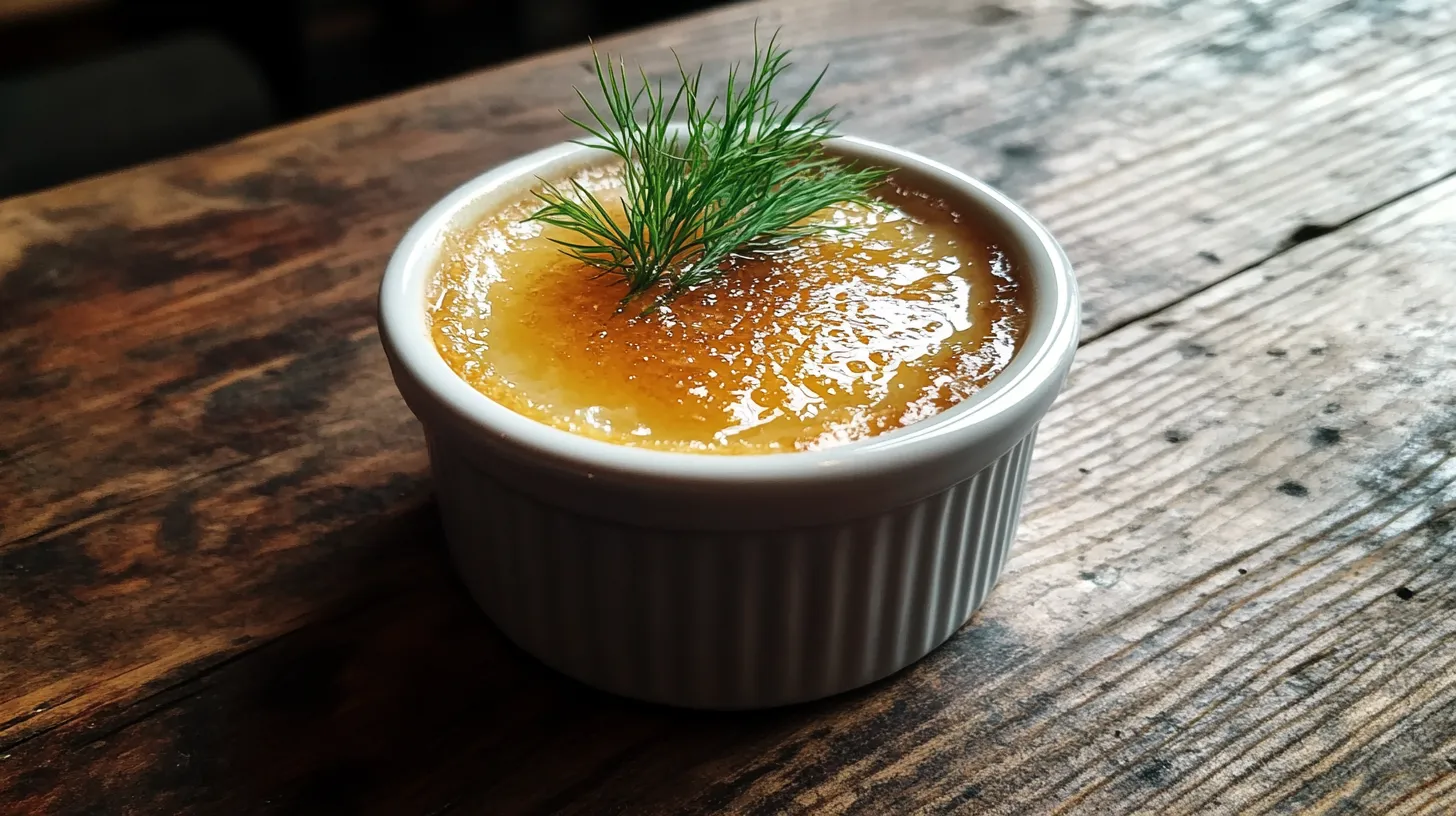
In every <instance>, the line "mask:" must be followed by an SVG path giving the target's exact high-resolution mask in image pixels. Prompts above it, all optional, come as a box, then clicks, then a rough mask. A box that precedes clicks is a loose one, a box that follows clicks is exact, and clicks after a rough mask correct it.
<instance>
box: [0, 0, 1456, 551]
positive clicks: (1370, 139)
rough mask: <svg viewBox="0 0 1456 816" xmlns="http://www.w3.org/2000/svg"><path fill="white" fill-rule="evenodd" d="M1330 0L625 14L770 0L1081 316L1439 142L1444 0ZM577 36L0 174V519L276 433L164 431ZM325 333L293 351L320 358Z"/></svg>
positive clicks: (336, 308)
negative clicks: (290, 112) (971, 194)
mask: <svg viewBox="0 0 1456 816" xmlns="http://www.w3.org/2000/svg"><path fill="white" fill-rule="evenodd" d="M1332 2H1333V0H1331V2H1325V1H1324V0H1286V2H1283V3H1278V4H1271V5H1270V6H1268V7H1267V8H1266V7H1258V8H1254V7H1250V6H1246V5H1244V4H1233V5H1223V4H1214V3H1208V4H1177V3H1173V4H1169V5H1168V6H1166V7H1152V6H1135V7H1128V8H1116V7H1111V8H1107V9H1103V10H1102V11H1101V12H1096V13H1094V12H1093V11H1089V10H1087V9H1090V8H1091V7H1090V6H1089V7H1078V8H1083V10H1082V11H1069V10H1068V9H1067V8H1066V7H1062V6H1046V5H1045V4H1029V5H1028V7H1027V10H1026V11H1018V10H1016V9H1014V8H1013V9H1010V11H1009V12H1008V14H1009V16H1007V14H999V13H992V12H986V11H985V8H988V7H982V10H981V11H980V12H976V13H973V14H968V13H967V12H966V11H965V10H964V9H962V8H960V7H959V6H958V5H955V4H949V5H945V4H937V3H923V4H921V5H917V6H915V7H914V8H913V9H911V10H909V11H907V13H906V14H903V15H901V14H900V13H899V12H898V11H893V10H890V9H889V8H888V7H875V6H874V4H868V3H867V2H864V0H854V1H853V2H850V3H848V6H847V7H846V6H842V5H841V4H839V3H818V4H797V5H794V6H792V7H789V8H785V9H779V8H778V7H777V6H772V5H769V6H749V7H744V8H737V9H729V10H725V11H723V12H721V13H718V14H716V15H713V16H709V17H705V18H699V19H696V20H694V21H690V22H685V23H682V24H678V25H676V26H674V27H668V28H665V29H657V30H653V31H652V32H649V33H647V34H644V35H637V36H636V37H633V38H628V39H625V40H622V41H620V42H619V45H620V46H621V47H623V48H625V49H627V50H629V51H631V52H633V53H640V54H641V55H642V56H643V57H644V58H645V59H648V61H649V62H651V63H652V64H654V65H658V66H661V64H662V58H663V56H664V51H663V48H662V46H664V45H675V46H680V47H682V48H683V49H684V51H685V53H687V54H688V55H690V56H692V55H698V54H701V55H702V56H703V58H705V59H709V60H712V59H715V58H718V57H721V56H722V55H723V54H725V53H738V52H741V51H742V49H743V47H744V39H745V34H744V32H745V30H746V29H747V26H748V23H749V21H750V18H751V16H753V15H764V16H765V18H766V20H769V21H772V22H782V23H783V24H784V25H785V26H786V27H787V30H788V31H790V32H795V33H796V34H797V35H798V36H799V37H800V38H801V39H802V40H803V43H802V50H803V52H804V61H805V64H806V65H813V64H815V63H817V62H818V61H820V60H824V59H832V60H834V61H835V64H836V66H837V69H838V70H837V71H836V73H835V74H834V75H833V76H834V77H835V78H836V83H837V84H834V85H831V86H829V87H827V88H826V89H825V95H826V98H827V99H828V100H829V101H833V102H837V103H839V104H840V105H841V106H843V108H844V109H845V111H846V115H847V116H848V117H849V122H850V127H851V128H852V129H854V130H857V131H860V132H864V133H866V134H867V135H870V136H874V137H877V138H881V139H885V140H887V141H892V142H896V143H899V144H904V145H906V146H908V147H911V148H916V149H921V150H924V151H926V152H929V153H930V154H932V155H935V156H937V157H940V158H944V159H946V160H948V161H951V162H953V163H955V164H957V165H960V166H964V167H967V168H969V169H971V170H973V171H976V172H978V173H980V174H982V175H984V176H986V177H988V178H991V179H992V180H994V181H996V182H998V183H999V184H1001V185H1003V186H1005V187H1006V188H1007V189H1008V190H1010V191H1011V192H1013V193H1014V194H1018V195H1020V196H1022V197H1024V198H1026V199H1027V200H1028V201H1029V202H1030V203H1031V204H1032V206H1033V208H1034V209H1035V210H1037V211H1038V212H1040V213H1041V214H1042V215H1043V216H1044V217H1045V218H1046V219H1047V220H1048V221H1049V222H1050V224H1051V226H1052V227H1053V228H1054V229H1055V230H1056V231H1057V232H1058V234H1059V235H1060V236H1061V237H1062V238H1063V240H1064V241H1065V242H1066V243H1067V245H1068V247H1069V250H1070V252H1071V253H1072V255H1073V257H1074V259H1075V260H1076V261H1077V263H1078V264H1079V267H1080V268H1081V270H1082V271H1081V275H1082V278H1083V286H1084V291H1085V293H1086V295H1087V298H1088V306H1087V320H1088V335H1089V336H1095V335H1096V334H1097V333H1098V332H1099V331H1100V330H1101V329H1102V328H1105V327H1108V326H1115V325H1118V324H1119V323H1121V322H1124V321H1126V320H1127V319H1129V318H1131V317H1133V316H1136V315H1138V314H1142V313H1145V312H1146V311H1148V310H1150V309H1154V308H1157V307H1158V306H1160V305H1162V304H1165V303H1167V302H1170V300H1172V299H1176V298H1177V297H1181V296H1182V295H1184V294H1186V293H1187V292H1189V291H1195V290H1197V289H1198V288H1200V287H1202V286H1205V285H1207V284H1208V283H1209V282H1211V281H1214V280H1217V279H1219V278H1221V277H1224V276H1226V275H1227V274H1230V272H1231V271H1232V270H1235V269H1237V268H1239V267H1241V266H1243V265H1246V264H1248V263H1252V262H1255V261H1257V260H1258V259H1260V258H1262V257H1265V256H1267V255H1268V254H1270V253H1271V252H1275V251H1278V250H1279V248H1280V247H1282V246H1283V245H1285V244H1286V243H1288V242H1289V241H1292V240H1296V239H1303V238H1307V237H1309V236H1311V235H1317V234H1319V233H1320V231H1321V230H1323V229H1326V228H1328V227H1329V226H1331V225H1337V224H1339V223H1341V222H1342V221H1343V220H1345V219H1348V218H1349V217H1351V216H1353V215H1356V214H1358V213H1359V212H1362V211H1364V210H1365V209H1368V208H1369V207H1372V206H1375V205H1377V204H1378V203H1380V202H1381V201H1383V200H1386V199H1388V198H1390V197H1393V196H1396V195H1399V194H1400V193H1402V192H1403V191H1406V190H1408V189H1411V188H1412V187H1415V186H1418V185H1419V184H1421V183H1426V182H1429V181H1430V180H1431V179H1432V178H1435V177H1438V176H1439V175H1440V174H1442V173H1444V172H1447V171H1449V169H1450V168H1452V167H1453V166H1456V111H1453V106H1456V102H1453V101H1452V97H1451V95H1450V94H1448V93H1441V91H1442V89H1444V88H1448V87H1449V86H1450V84H1451V82H1452V81H1453V74H1456V38H1453V37H1451V36H1449V35H1450V34H1451V33H1452V29H1453V28H1456V12H1452V11H1451V8H1450V7H1449V6H1448V5H1446V4H1434V5H1432V4H1423V3H1419V2H1415V0H1407V2H1402V3H1394V4H1390V3H1386V4H1381V5H1380V6H1379V7H1378V8H1369V7H1366V6H1361V5H1358V4H1357V5H1353V6H1352V5H1349V4H1334V5H1331V3H1332ZM881 5H882V4H881ZM861 6H863V7H861ZM847 8H848V9H850V10H847ZM896 8H897V9H898V7H896ZM998 8H999V7H998ZM892 11H893V15H892V16H893V19H892V20H888V21H886V24H885V25H884V26H876V25H874V24H873V21H874V20H875V19H876V17H875V15H887V14H892ZM910 11H913V12H914V13H909V12H910ZM1013 12H1014V13H1013ZM988 14H989V16H988ZM988 21H990V22H995V21H1000V22H999V24H998V25H994V26H993V25H988ZM862 29H863V30H874V31H875V33H874V35H873V36H864V35H862V34H858V32H860V31H861V30H862ZM852 35H857V36H852ZM1228 49H1235V50H1239V49H1242V50H1239V53H1241V54H1244V52H1245V51H1249V50H1251V49H1252V50H1253V51H1254V52H1256V53H1251V54H1244V57H1245V58H1246V60H1245V62H1238V61H1230V60H1231V58H1230V57H1227V55H1226V54H1225V52H1226V51H1228ZM1119 54H1121V55H1124V57H1126V55H1131V57H1132V58H1131V59H1127V58H1123V59H1113V57H1114V56H1116V55H1119ZM581 56H582V55H581V52H580V51H572V52H565V53H561V54H556V55H550V56H547V57H543V58H540V59H537V60H533V61H529V62H527V63H523V64H521V65H519V66H513V67H510V68H506V69H502V70H500V71H496V72H489V73H486V74H482V75H480V76H478V77H476V78H473V79H469V80H464V81H461V82H459V83H453V84H450V85H446V86H441V87H437V88H432V89H427V90H425V91H421V92H418V93H415V94H411V95H408V96H405V97H401V98H398V99H394V100H390V101H387V102H384V103H380V104H378V105H376V106H372V107H368V108H363V109H360V110H357V111H346V112H343V113H340V114H336V115H333V116H329V117H324V118H322V119H319V120H316V121H313V122H309V123H305V124H303V125H300V126H297V127H295V128H291V129H285V130H281V131H277V132H274V133H270V134H264V135H262V136H259V137H255V138H252V139H249V140H244V141H243V142H240V143H238V144H236V145H233V146H229V147H226V148H223V149H220V150H216V151H211V152H208V153H205V154H202V155H200V156H197V157H194V158H188V159H183V160H179V161H174V162H169V163H165V164H162V165H158V166H155V167H151V168H143V169H141V170H138V171H135V172H131V173H125V174H121V175H118V176H114V177H108V178H103V179H99V180H96V181H93V182H89V183H86V184H81V185H76V186H73V187H68V188H63V189H61V190H56V191H53V192H51V193H48V194H45V195H41V196H35V197H29V198H22V199H18V200H14V201H11V202H5V203H0V234H4V235H5V236H6V239H5V240H0V275H3V277H0V302H3V303H5V304H6V309H5V310H4V311H3V313H0V354H3V355H4V357H5V359H7V360H8V361H11V362H10V364H9V366H8V373H9V375H10V376H9V377H7V378H6V380H5V381H4V382H3V383H0V385H4V386H5V388H4V389H3V393H6V394H7V395H8V397H7V399H5V400H3V401H0V427H5V428H6V429H7V433H6V434H5V436H4V437H3V438H0V452H3V453H4V454H5V455H6V458H7V460H10V461H12V462H13V463H14V466H13V467H11V468H7V469H6V470H5V471H4V472H3V473H0V507H3V509H4V513H3V516H4V518H5V520H6V523H5V525H4V528H3V529H0V546H3V545H4V542H7V541H15V540H19V539H22V538H25V537H28V536H34V535H37V534H41V533H44V532H45V531H49V530H55V529H57V528H64V527H65V526H66V525H68V524H72V523H75V522H77V521H80V520H83V519H85V518H88V517H90V516H91V515H93V514H95V513H97V512H104V511H105V510H107V509H108V508H114V507H116V506H118V505H121V504H125V503H126V502H129V501H132V500H135V499H136V498H137V497H139V496H143V495H148V494H153V493H156V492H159V491H163V490H166V489H167V486H168V485H169V484H170V483H171V482H172V481H174V480H177V479H187V478H192V477H194V476H199V475H205V474H207V473H210V472H212V471H214V470H216V469H218V468H222V467H229V466H233V465H236V464H237V463H238V462H240V461H242V460H244V459H245V458H246V457H247V456H249V455H257V454H260V453H262V452H264V451H265V450H279V449H281V448H282V447H284V446H287V445H288V444H291V443H292V442H295V441H297V440H298V438H299V437H298V436H296V435H288V434H263V433H259V432H257V431H258V430H259V429H254V431H253V432H250V433H248V434H245V435H241V436H239V435H237V434H234V435H232V436H231V437H229V438H228V439H227V440H218V441H225V442H226V443H227V444H216V443H213V444H209V445H198V444H192V445H184V444H179V443H178V441H177V436H178V433H179V428H178V427H177V426H178V425H181V426H183V427H187V426H188V425H189V423H195V422H196V421H197V420H198V419H199V418H201V417H203V416H205V407H206V401H207V400H208V399H209V398H210V395H211V393H212V392H213V391H215V390H218V389H220V388H222V387H225V386H226V385H228V384H229V383H231V382H234V380H232V379H230V378H235V377H238V376H241V372H242V371H243V370H247V369H252V370H253V371H254V372H255V373H259V372H262V371H269V370H272V371H282V370H284V368H285V366H286V365H287V364H289V363H290V362H292V361H293V360H292V357H293V355H295V354H297V353H299V352H300V351H304V350H308V349H313V348H315V347H316V346H317V345H318V344H319V343H320V342H322V338H333V337H338V336H340V335H344V334H348V333H350V332H353V331H356V330H366V331H367V327H368V325H369V323H370V321H371V319H372V318H371V315H372V293H373V289H374V285H375V281H376V280H377V278H376V276H377V274H378V269H379V265H380V264H381V263H382V259H383V257H384V256H385V255H386V254H387V253H388V251H389V249H390V248H391V247H392V244H393V242H394V240H395V239H396V238H397V237H398V235H399V234H400V232H402V230H403V229H404V227H405V226H406V225H407V223H408V221H409V219H410V218H411V217H413V215H414V214H416V213H417V212H418V211H419V210H420V209H422V208H423V207H425V206H426V205H427V204H428V203H429V202H430V201H431V200H432V199H433V198H435V197H436V196H438V195H440V194H441V193H442V192H444V191H445V190H446V189H448V188H449V187H450V186H451V185H453V184H455V183H457V182H459V181H461V180H463V179H464V178H465V177H467V176H469V175H470V174H472V173H474V172H477V171H478V170H480V169H481V168H483V167H486V166H489V165H490V164H491V163H493V162H496V161H499V160H501V159H504V158H506V157H508V156H510V155H514V154H516V153H519V152H521V151H523V150H527V149H529V148H531V147H536V146H540V145H542V144H546V143H549V142H552V141H556V140H558V139H560V138H562V137H563V136H564V135H565V134H566V133H567V131H566V130H565V129H564V128H563V126H562V125H561V123H560V121H559V118H558V116H557V115H556V113H555V107H556V106H557V105H559V104H566V102H567V98H566V95H567V94H568V93H569V91H568V90H567V89H568V86H569V85H570V84H571V83H573V82H581V81H583V80H584V79H586V76H585V70H584V68H583V66H582V65H581ZM1296 69H1297V70H1296ZM887 77H892V78H896V79H895V80H894V81H889V80H887V79H886V78H887ZM523 100H539V101H532V102H530V103H529V104H528V103H526V102H524V101H523ZM1190 100H1197V104H1193V103H1192V102H1191V101H1190ZM220 316H221V317H222V318H223V319H220ZM328 359H329V361H330V363H329V364H327V365H325V367H324V369H323V370H320V371H318V372H313V373H312V377H311V380H317V379H322V378H329V377H334V378H337V377H338V376H339V375H338V374H337V373H334V372H337V371H338V370H339V366H340V365H342V363H341V362H340V361H339V360H338V358H337V357H329V358H328ZM329 365H332V366H333V367H332V368H330V367H329ZM306 367H307V363H299V364H298V365H297V366H296V368H295V369H292V370H299V371H300V373H301V370H302V369H304V368H306ZM137 408H141V409H142V410H136V409H137ZM158 414H161V415H163V417H164V419H166V420H169V421H164V422H162V423H160V427H158V426H157V425H156V424H155V423H154V422H153V418H154V417H155V416H157V415H158ZM81 429H84V430H85V432H84V433H82V432H81ZM240 438H241V439H242V440H243V444H244V445H245V446H248V445H250V449H249V450H242V451H240V450H238V449H237V447H236V445H235V444H232V443H235V442H237V441H238V440H239V439H240ZM138 450H141V451H152V452H155V455H154V456H139V455H137V451H138ZM83 459H86V460H90V462H91V466H90V467H89V468H88V470H87V471H86V472H85V473H84V474H78V473H74V472H70V473H64V471H68V470H73V469H70V468H65V467H63V464H64V463H68V462H74V461H80V460H83ZM6 476H9V477H10V478H8V479H7V478H6Z"/></svg>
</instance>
